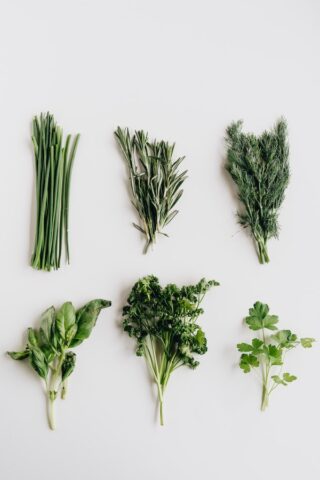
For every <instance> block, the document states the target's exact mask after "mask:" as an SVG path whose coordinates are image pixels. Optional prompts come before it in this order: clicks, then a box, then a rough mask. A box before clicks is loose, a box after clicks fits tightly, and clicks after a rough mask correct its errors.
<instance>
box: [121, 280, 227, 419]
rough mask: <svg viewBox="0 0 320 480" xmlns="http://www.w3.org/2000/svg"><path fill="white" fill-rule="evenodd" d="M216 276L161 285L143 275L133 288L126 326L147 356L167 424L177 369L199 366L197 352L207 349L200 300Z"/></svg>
mask: <svg viewBox="0 0 320 480" xmlns="http://www.w3.org/2000/svg"><path fill="white" fill-rule="evenodd" d="M216 285H219V284H218V283H217V282H215V281H214V280H211V281H206V280H205V279H202V280H201V281H200V282H199V283H197V284H196V285H190V286H185V287H182V288H179V287H177V286H176V285H174V284H169V285H167V286H166V287H164V288H163V287H161V285H160V284H159V280H158V279H157V277H155V276H152V275H151V276H147V277H144V278H142V279H140V280H139V281H138V282H137V283H136V284H135V285H134V287H133V288H132V291H131V293H130V295H129V297H128V300H127V305H126V306H125V307H124V308H123V328H124V331H125V332H127V333H128V334H129V336H130V337H134V338H136V340H137V350H136V354H137V355H138V356H144V358H145V360H146V363H147V365H148V367H149V370H150V373H151V376H152V378H153V380H154V382H155V383H156V386H157V392H158V401H159V407H160V424H161V425H163V396H164V392H165V389H166V387H167V384H168V381H169V378H170V376H171V374H172V372H173V371H174V370H176V369H177V368H179V367H181V366H182V365H186V366H188V367H190V368H195V367H197V366H198V364H199V362H198V361H197V360H196V359H195V358H194V354H198V355H203V354H204V353H205V352H206V351H207V339H206V336H205V334H204V332H203V330H202V329H201V327H200V326H199V325H198V324H197V323H196V322H197V319H198V317H199V316H200V315H201V314H202V313H203V309H202V308H201V307H200V304H201V302H202V300H203V298H204V296H205V294H206V293H207V291H208V290H209V289H210V288H211V287H212V286H216Z"/></svg>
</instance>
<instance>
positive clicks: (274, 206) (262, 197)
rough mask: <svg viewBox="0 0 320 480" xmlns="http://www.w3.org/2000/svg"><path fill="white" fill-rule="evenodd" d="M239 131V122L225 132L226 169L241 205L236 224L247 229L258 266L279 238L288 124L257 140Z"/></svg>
mask: <svg viewBox="0 0 320 480" xmlns="http://www.w3.org/2000/svg"><path fill="white" fill-rule="evenodd" d="M241 128H242V122H241V121H239V122H235V123H232V124H231V125H230V126H229V127H228V128H227V138H226V141H227V145H228V160H227V165H226V168H227V170H228V172H229V173H230V175H231V177H232V178H233V180H234V182H235V183H236V185H237V187H238V193H239V200H240V201H241V202H242V204H243V210H242V211H239V212H238V218H239V223H240V224H241V225H242V226H243V227H244V228H249V229H250V231H251V235H252V237H253V239H254V241H255V245H256V248H257V253H258V256H259V261H260V263H267V262H269V256H268V251H267V241H268V240H269V239H270V238H272V237H276V238H277V237H278V233H279V225H278V210H279V208H280V206H281V204H282V202H283V199H284V192H285V189H286V188H287V186H288V182H289V163H288V157H289V146H288V142H287V124H286V122H285V120H284V119H280V120H279V121H278V122H277V123H276V125H275V127H274V128H273V130H271V132H267V131H266V132H263V133H262V135H261V136H259V137H256V136H255V135H253V134H251V133H249V134H245V133H242V131H241Z"/></svg>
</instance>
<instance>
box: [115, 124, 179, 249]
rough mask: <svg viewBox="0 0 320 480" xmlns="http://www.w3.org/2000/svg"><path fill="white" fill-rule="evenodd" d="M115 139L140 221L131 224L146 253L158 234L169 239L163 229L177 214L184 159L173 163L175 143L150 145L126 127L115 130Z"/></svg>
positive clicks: (145, 139) (154, 142)
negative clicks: (144, 242) (143, 239)
mask: <svg viewBox="0 0 320 480" xmlns="http://www.w3.org/2000/svg"><path fill="white" fill-rule="evenodd" d="M115 136H116V137H117V139H118V142H119V145H120V148H121V150H122V153H123V156H124V158H125V160H126V161H127V164H128V169H129V176H130V185H131V193H132V203H133V206H134V207H135V209H136V210H137V212H138V215H139V218H140V222H141V223H140V226H139V225H137V224H135V223H134V224H133V225H134V227H135V228H137V229H138V230H139V231H140V232H141V233H143V235H145V237H146V246H145V249H144V252H145V253H146V252H147V250H148V248H149V247H150V246H152V245H153V244H154V243H155V242H156V237H157V234H158V233H159V234H161V235H165V236H168V235H167V234H166V233H164V232H163V231H162V230H163V228H165V227H166V226H167V225H168V224H169V223H170V222H171V220H173V218H174V217H175V216H176V215H177V213H178V210H174V207H175V205H176V204H177V202H178V201H179V199H180V197H181V195H182V193H183V190H182V189H181V186H182V184H183V182H184V181H185V179H186V174H187V171H184V172H182V173H180V172H179V171H178V168H179V166H180V164H181V162H182V161H183V160H184V157H181V158H178V159H177V160H173V151H174V144H173V145H169V143H168V142H164V141H161V142H158V141H156V140H154V141H153V142H149V141H148V134H147V133H145V132H143V131H142V130H141V131H137V132H135V134H134V135H133V136H131V135H130V133H129V130H128V129H127V128H125V129H121V128H120V127H118V128H117V130H116V131H115Z"/></svg>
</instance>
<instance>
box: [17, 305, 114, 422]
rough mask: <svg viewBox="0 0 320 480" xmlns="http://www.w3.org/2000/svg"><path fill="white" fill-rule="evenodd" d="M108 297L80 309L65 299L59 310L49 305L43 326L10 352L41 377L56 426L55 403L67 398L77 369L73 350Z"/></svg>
mask: <svg viewBox="0 0 320 480" xmlns="http://www.w3.org/2000/svg"><path fill="white" fill-rule="evenodd" d="M110 305H111V302H110V301H108V300H101V299H97V300H92V301H91V302H89V303H87V304H86V305H84V306H83V307H82V308H80V309H79V310H77V311H76V310H75V308H74V306H73V305H72V303H71V302H66V303H64V304H63V305H62V307H61V308H60V309H59V310H58V311H56V310H55V308H54V307H50V308H48V309H47V310H46V311H45V312H44V313H43V314H42V316H41V323H40V328H39V329H35V328H29V329H28V340H27V345H26V347H25V349H24V350H23V351H21V352H8V354H9V355H10V357H11V358H13V359H14V360H24V359H28V360H29V362H30V365H31V367H32V368H33V369H34V370H35V371H36V373H37V374H38V375H39V377H40V378H41V379H42V381H43V383H44V386H45V389H46V395H47V400H48V421H49V426H50V428H51V429H52V430H54V428H55V418H54V403H55V400H56V398H57V397H58V395H59V394H60V395H61V398H63V399H64V398H65V396H66V391H67V380H68V378H69V376H70V375H71V373H72V372H73V370H74V368H75V363H76V354H75V353H74V352H73V351H72V350H71V348H74V347H76V346H78V345H80V343H82V342H83V341H84V340H85V339H86V338H88V337H89V336H90V334H91V331H92V329H93V327H94V326H95V324H96V321H97V318H98V316H99V314H100V311H101V309H103V308H106V307H109V306H110Z"/></svg>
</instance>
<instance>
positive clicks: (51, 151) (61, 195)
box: [31, 113, 80, 271]
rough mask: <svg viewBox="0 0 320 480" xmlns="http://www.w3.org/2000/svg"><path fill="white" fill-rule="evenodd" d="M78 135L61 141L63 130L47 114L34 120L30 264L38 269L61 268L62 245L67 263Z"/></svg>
mask: <svg viewBox="0 0 320 480" xmlns="http://www.w3.org/2000/svg"><path fill="white" fill-rule="evenodd" d="M79 137H80V135H79V134H77V135H76V136H75V137H74V139H73V140H72V137H71V135H68V136H67V138H66V141H65V142H63V132H62V128H61V127H59V126H58V125H57V124H56V122H55V120H54V117H53V115H51V114H50V113H46V114H41V115H40V117H34V119H33V122H32V143H33V148H34V159H35V173H36V205H37V213H36V230H35V240H34V249H33V254H32V258H31V265H32V267H33V268H36V269H37V270H47V271H50V270H52V269H54V270H57V269H58V268H59V267H60V262H61V256H62V248H63V243H64V244H65V251H66V259H67V262H68V263H70V251H69V239H68V228H69V227H68V226H69V197H70V182H71V173H72V167H73V162H74V158H75V154H76V150H77V146H78V141H79Z"/></svg>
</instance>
